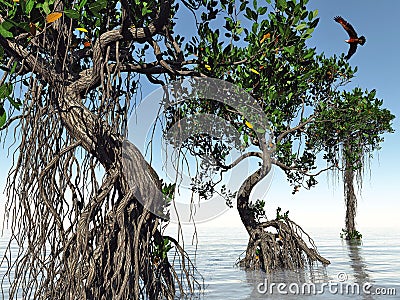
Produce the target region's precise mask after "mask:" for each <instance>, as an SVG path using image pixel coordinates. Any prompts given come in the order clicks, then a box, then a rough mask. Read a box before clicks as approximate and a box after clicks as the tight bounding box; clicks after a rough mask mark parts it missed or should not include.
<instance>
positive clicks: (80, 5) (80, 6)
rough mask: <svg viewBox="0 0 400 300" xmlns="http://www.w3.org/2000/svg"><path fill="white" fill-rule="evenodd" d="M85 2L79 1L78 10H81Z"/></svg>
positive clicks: (84, 0)
mask: <svg viewBox="0 0 400 300" xmlns="http://www.w3.org/2000/svg"><path fill="white" fill-rule="evenodd" d="M86 2H87V0H81V1H80V2H79V3H78V8H79V9H82V8H83V7H84V6H85V4H86Z"/></svg>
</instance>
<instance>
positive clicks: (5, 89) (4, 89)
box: [0, 83, 13, 99]
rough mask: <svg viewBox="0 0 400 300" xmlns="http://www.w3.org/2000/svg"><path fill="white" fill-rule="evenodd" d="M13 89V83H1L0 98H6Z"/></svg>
mask: <svg viewBox="0 0 400 300" xmlns="http://www.w3.org/2000/svg"><path fill="white" fill-rule="evenodd" d="M12 91H13V85H12V84H11V83H3V84H2V85H1V86H0V99H4V98H7V97H8V96H10V95H11V93H12Z"/></svg>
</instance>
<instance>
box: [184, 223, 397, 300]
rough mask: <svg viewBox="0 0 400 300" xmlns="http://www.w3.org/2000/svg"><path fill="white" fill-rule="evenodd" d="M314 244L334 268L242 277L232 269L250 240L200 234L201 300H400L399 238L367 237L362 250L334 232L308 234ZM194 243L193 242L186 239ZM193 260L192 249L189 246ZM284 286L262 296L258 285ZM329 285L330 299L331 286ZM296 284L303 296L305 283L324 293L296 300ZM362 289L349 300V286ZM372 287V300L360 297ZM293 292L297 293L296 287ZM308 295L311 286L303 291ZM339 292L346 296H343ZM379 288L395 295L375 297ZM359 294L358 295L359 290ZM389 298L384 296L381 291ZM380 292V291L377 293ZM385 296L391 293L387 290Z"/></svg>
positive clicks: (236, 233) (389, 233) (238, 234)
mask: <svg viewBox="0 0 400 300" xmlns="http://www.w3.org/2000/svg"><path fill="white" fill-rule="evenodd" d="M308 233H309V234H310V235H311V237H312V238H313V239H314V241H315V243H316V245H317V247H318V250H319V252H320V253H321V255H322V256H324V257H325V258H327V259H329V260H330V261H331V264H330V265H329V266H327V267H326V268H323V267H320V268H316V269H314V270H313V271H312V272H310V271H307V272H304V271H303V272H276V273H274V274H272V275H268V276H267V275H266V274H265V273H263V272H244V271H242V270H241V269H239V268H237V267H235V266H234V263H235V261H236V260H237V258H238V257H239V256H242V257H243V251H244V250H245V249H246V245H247V234H246V232H244V231H243V229H240V228H238V229H234V228H233V229H232V228H228V229H220V228H214V229H207V230H205V229H204V228H201V229H199V230H198V246H197V255H196V265H197V268H198V270H199V271H200V273H201V274H202V275H203V276H204V283H205V291H204V295H202V296H201V298H202V299H271V298H273V299H309V298H320V299H350V298H352V299H400V232H399V231H398V230H395V229H391V230H367V231H363V232H362V233H363V241H362V244H361V245H348V244H347V242H346V241H343V240H341V239H340V237H339V231H337V230H335V229H327V230H320V229H318V230H311V231H309V232H308ZM187 240H188V241H190V239H187ZM186 249H187V250H188V251H189V252H191V253H192V254H193V252H194V247H192V246H190V245H186ZM265 282H266V283H267V286H270V284H271V283H276V284H278V283H285V284H286V288H283V291H284V292H285V291H286V292H287V294H286V295H284V294H279V293H278V290H277V287H276V286H275V287H273V289H272V291H273V294H271V293H270V291H271V289H268V290H267V291H265V284H264V285H262V286H261V287H260V288H261V292H263V291H264V292H265V293H264V294H263V293H260V292H259V288H258V286H259V284H260V283H265ZM330 282H331V291H332V292H331V293H330V292H329V287H328V283H330ZM292 283H297V285H298V286H299V289H300V291H301V289H302V284H303V283H315V291H316V292H319V291H320V290H321V284H323V283H325V285H326V287H325V289H324V291H325V292H324V293H323V294H316V295H314V292H313V290H311V294H310V293H309V292H308V293H306V295H304V294H303V295H299V294H297V295H294V294H293V293H291V292H290V290H289V285H290V284H292ZM354 283H359V286H360V289H361V293H360V294H359V295H357V294H353V293H349V294H348V295H346V286H347V288H349V289H350V292H351V291H352V290H353V286H350V284H354ZM366 283H370V284H371V288H370V289H369V291H370V292H371V294H370V295H368V294H365V293H364V294H363V293H362V287H363V284H366ZM292 288H293V290H292V291H294V292H295V291H296V289H295V286H294V287H292ZM305 288H306V289H305V290H306V291H309V290H308V289H307V286H305ZM341 288H342V291H343V292H341ZM376 288H386V289H387V288H393V289H395V292H396V295H387V294H386V295H376V294H375V295H373V293H375V292H376V290H375V289H376ZM355 291H356V290H355ZM381 291H382V292H385V290H381ZM378 292H379V291H378ZM386 293H393V292H392V291H388V290H386Z"/></svg>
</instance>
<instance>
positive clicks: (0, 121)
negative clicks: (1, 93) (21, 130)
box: [0, 106, 7, 128]
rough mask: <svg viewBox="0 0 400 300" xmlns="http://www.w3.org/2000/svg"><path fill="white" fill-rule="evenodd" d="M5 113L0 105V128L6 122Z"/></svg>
mask: <svg viewBox="0 0 400 300" xmlns="http://www.w3.org/2000/svg"><path fill="white" fill-rule="evenodd" d="M6 120H7V114H6V111H5V110H4V107H3V106H0V128H1V127H3V126H4V124H6Z"/></svg>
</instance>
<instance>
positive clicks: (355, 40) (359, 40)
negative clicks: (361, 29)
mask: <svg viewBox="0 0 400 300" xmlns="http://www.w3.org/2000/svg"><path fill="white" fill-rule="evenodd" d="M334 20H335V21H336V22H338V23H339V24H340V25H342V26H343V28H344V30H346V31H347V33H348V34H349V36H350V39H348V40H345V42H346V43H349V44H350V49H349V52H348V53H347V55H346V56H345V59H349V58H350V57H351V56H352V55H353V54H354V53H355V52H356V50H357V45H358V44H360V45H361V46H362V45H364V44H365V41H366V40H365V37H364V36H360V37H358V35H357V32H356V31H355V30H354V28H353V26H351V24H350V23H348V22H347V21H346V20H345V19H343V18H342V17H335V18H334Z"/></svg>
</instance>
